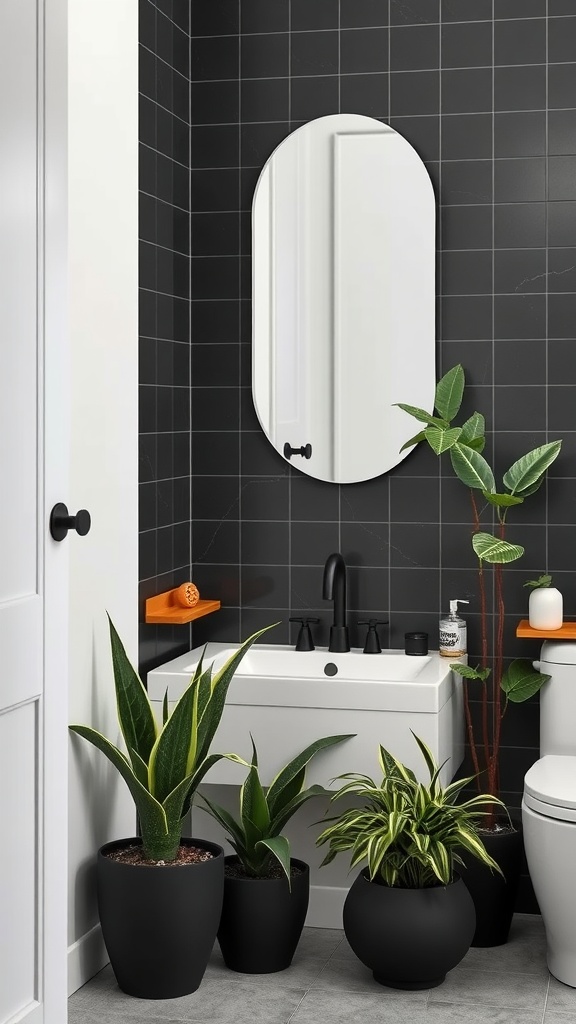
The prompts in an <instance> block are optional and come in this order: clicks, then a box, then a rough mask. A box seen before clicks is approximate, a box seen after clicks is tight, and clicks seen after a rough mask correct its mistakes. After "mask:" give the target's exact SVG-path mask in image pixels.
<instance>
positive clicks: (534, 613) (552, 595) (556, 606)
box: [528, 587, 563, 629]
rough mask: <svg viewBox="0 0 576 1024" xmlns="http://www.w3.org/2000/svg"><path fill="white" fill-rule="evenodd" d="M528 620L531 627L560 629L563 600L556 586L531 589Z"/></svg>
mask: <svg viewBox="0 0 576 1024" xmlns="http://www.w3.org/2000/svg"><path fill="white" fill-rule="evenodd" d="M528 621H529V623H530V625H531V626H532V629H560V626H561V625H562V621H563V602H562V594H561V593H560V591H559V590H556V587H538V588H537V589H536V590H533V591H532V593H531V594H530V598H529V600H528Z"/></svg>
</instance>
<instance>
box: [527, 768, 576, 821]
mask: <svg viewBox="0 0 576 1024" xmlns="http://www.w3.org/2000/svg"><path fill="white" fill-rule="evenodd" d="M524 793H525V794H527V795H528V796H531V797H533V798H534V799H535V800H538V801H539V802H540V803H542V804H545V805H547V806H548V807H549V810H548V814H550V816H551V817H553V818H560V817H562V810H566V809H570V810H576V757H569V756H562V755H558V754H546V755H545V756H544V757H541V758H540V760H539V761H536V764H533V765H532V767H531V768H529V769H528V771H527V772H526V776H525V778H524ZM554 808H557V810H556V811H555V810H554Z"/></svg>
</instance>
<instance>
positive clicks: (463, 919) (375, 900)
mask: <svg viewBox="0 0 576 1024" xmlns="http://www.w3.org/2000/svg"><path fill="white" fill-rule="evenodd" d="M474 926H475V915H474V904H473V903H472V899H471V897H470V894H469V892H468V890H467V889H466V886H465V885H464V882H463V881H462V879H461V878H458V879H456V881H454V882H452V883H451V884H450V885H447V886H435V887H432V888H429V889H395V888H393V889H391V888H389V887H388V886H386V885H378V884H377V883H376V882H370V881H369V879H368V874H367V872H366V871H362V872H361V873H360V875H359V876H358V878H357V879H356V881H355V882H354V884H353V885H352V887H351V889H350V892H349V893H348V895H347V897H346V901H345V903H344V931H345V933H346V938H347V939H348V942H349V943H350V945H351V947H352V949H353V950H354V952H355V954H356V956H357V957H358V959H359V960H361V961H362V963H363V964H365V965H366V967H369V968H370V970H371V971H372V972H373V974H374V978H375V979H376V981H379V982H380V984H382V985H389V986H390V987H391V988H403V989H422V988H435V987H436V985H440V984H441V983H442V982H443V981H444V978H445V977H446V972H447V971H450V970H452V968H453V967H456V965H457V964H459V963H460V961H461V960H462V958H463V957H464V956H465V955H466V953H467V952H468V949H469V948H470V942H471V939H472V936H473V934H474Z"/></svg>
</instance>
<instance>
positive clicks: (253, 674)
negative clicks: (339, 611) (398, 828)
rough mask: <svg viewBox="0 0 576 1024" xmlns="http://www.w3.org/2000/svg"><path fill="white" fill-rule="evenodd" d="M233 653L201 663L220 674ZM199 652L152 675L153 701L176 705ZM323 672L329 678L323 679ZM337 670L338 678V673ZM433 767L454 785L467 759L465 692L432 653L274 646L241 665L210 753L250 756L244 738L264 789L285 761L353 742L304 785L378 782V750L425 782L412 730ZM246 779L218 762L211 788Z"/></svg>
mask: <svg viewBox="0 0 576 1024" xmlns="http://www.w3.org/2000/svg"><path fill="white" fill-rule="evenodd" d="M237 646H238V645H237V644H223V643H212V644H208V645H207V647H206V653H205V659H204V660H205V662H206V663H208V662H209V661H210V660H211V659H212V660H213V663H214V668H215V670H217V669H218V668H219V666H220V665H221V664H223V662H224V661H226V659H227V658H228V657H229V656H230V654H231V653H232V652H233V651H234V650H236V649H237ZM202 650H203V648H196V649H195V650H193V651H190V652H189V653H188V654H183V655H181V656H180V657H179V658H174V660H173V661H169V662H167V663H166V664H165V665H161V666H160V667H159V668H157V669H155V670H154V671H153V672H150V673H149V674H148V692H149V696H150V699H151V700H152V701H153V702H154V703H157V710H158V716H159V717H160V707H161V701H162V700H163V698H164V693H165V691H166V688H168V698H169V701H171V702H173V701H175V700H177V699H178V698H179V697H180V696H181V694H182V693H183V691H184V689H185V688H186V686H187V685H188V683H189V682H190V678H191V676H192V674H193V672H194V669H195V667H196V664H197V662H198V659H199V657H200V655H201V653H202ZM326 669H328V671H326ZM334 669H335V670H336V671H334ZM411 729H412V730H413V731H414V732H415V733H417V735H418V736H420V737H421V738H422V739H423V740H425V742H426V743H427V744H428V746H429V747H430V748H431V749H432V751H433V752H434V754H435V756H436V757H437V758H438V760H439V761H446V762H447V763H446V766H445V768H444V770H443V773H442V778H443V781H444V782H446V781H447V780H448V779H450V778H452V777H453V775H454V773H455V771H456V769H457V767H458V765H459V764H460V763H461V761H462V757H463V752H464V720H463V708H462V684H461V680H460V677H458V676H455V675H454V674H453V673H452V672H451V670H450V667H449V660H448V659H444V658H441V657H440V656H439V654H438V653H437V652H431V653H430V654H428V655H426V656H423V657H413V656H407V655H405V654H404V653H403V652H402V651H397V650H389V651H383V652H382V653H381V654H373V655H367V654H363V653H362V652H361V651H360V650H359V649H358V650H352V651H349V652H347V653H346V654H333V653H331V652H329V651H327V650H326V649H325V648H317V649H316V650H315V651H311V652H299V651H295V650H294V648H293V647H287V646H283V645H280V644H277V645H276V644H259V645H257V646H254V647H252V648H251V649H250V650H249V651H248V653H247V654H246V655H245V656H244V658H243V660H242V662H241V663H240V666H239V668H238V669H237V671H236V674H235V676H234V678H233V680H232V682H231V684H230V688H229V690H228V697H227V701H226V708H225V711H224V715H223V717H222V722H221V725H220V727H219V729H218V732H217V733H216V736H215V739H214V743H213V747H212V749H213V750H215V751H233V752H234V753H238V754H241V755H242V756H243V757H249V754H250V750H251V745H250V733H252V735H253V736H254V740H255V742H256V746H257V748H258V752H259V763H260V768H261V774H262V777H263V782H264V783H265V784H268V783H269V782H270V781H271V780H272V778H273V777H274V775H275V774H276V772H277V771H278V770H279V768H281V767H282V766H283V765H284V764H285V763H286V761H288V760H289V759H290V758H291V757H293V756H294V755H295V754H297V753H298V752H299V751H300V750H301V749H303V747H305V746H306V745H307V744H308V743H311V742H312V741H313V740H316V739H318V738H319V737H321V736H328V735H336V734H343V733H355V734H356V737H355V739H354V740H349V741H347V742H346V743H343V744H341V745H339V746H337V747H334V748H332V749H330V750H328V751H325V752H323V753H322V754H320V755H318V757H317V758H315V759H314V760H313V761H312V763H311V765H310V767H309V769H308V775H307V780H308V782H309V783H310V784H312V783H313V782H316V783H320V784H322V785H326V786H329V785H331V782H330V780H331V779H333V777H334V776H336V775H338V774H341V773H342V772H348V771H354V772H364V773H367V774H369V775H375V776H376V775H377V774H378V771H379V769H378V764H377V754H378V745H379V744H380V743H381V744H382V745H383V746H385V747H387V748H389V749H390V750H391V751H392V752H393V753H394V754H395V756H396V757H398V758H400V759H401V760H402V761H404V762H405V763H406V764H408V765H409V766H410V767H411V768H413V770H414V771H415V772H417V774H418V776H419V777H420V778H422V779H425V778H426V777H427V776H426V771H425V769H424V766H423V763H422V759H421V755H420V754H419V752H418V749H417V747H416V744H415V742H414V740H413V738H412V736H411V733H410V730H411ZM242 778H243V770H242V768H241V767H239V766H238V765H235V764H233V763H231V762H226V761H224V762H220V763H219V764H217V765H216V766H215V767H214V768H213V769H212V770H211V771H210V774H209V777H207V781H209V782H211V783H224V784H228V783H229V784H232V785H236V784H238V783H239V782H241V781H242Z"/></svg>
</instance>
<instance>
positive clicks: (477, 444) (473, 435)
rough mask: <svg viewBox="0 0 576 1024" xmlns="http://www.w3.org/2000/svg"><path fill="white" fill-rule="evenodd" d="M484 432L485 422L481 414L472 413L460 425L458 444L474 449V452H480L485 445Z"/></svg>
mask: <svg viewBox="0 0 576 1024" xmlns="http://www.w3.org/2000/svg"><path fill="white" fill-rule="evenodd" d="M485 430H486V422H485V420H484V417H483V415H482V413H481V412H473V413H472V415H471V416H470V417H469V418H468V419H467V420H466V422H465V423H463V424H462V433H461V435H460V443H461V444H467V445H468V447H469V448H474V449H475V450H476V451H479V452H481V451H482V450H483V448H484V445H485V443H486V438H485V437H484V433H485Z"/></svg>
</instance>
